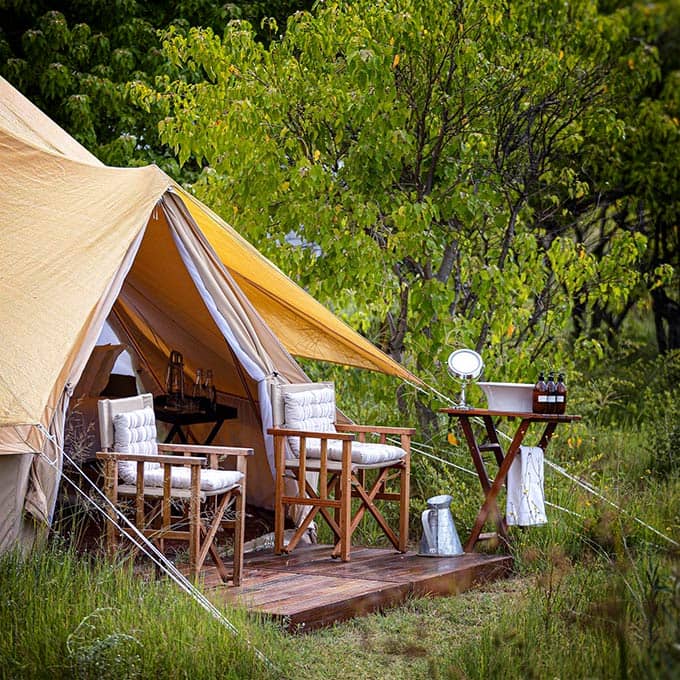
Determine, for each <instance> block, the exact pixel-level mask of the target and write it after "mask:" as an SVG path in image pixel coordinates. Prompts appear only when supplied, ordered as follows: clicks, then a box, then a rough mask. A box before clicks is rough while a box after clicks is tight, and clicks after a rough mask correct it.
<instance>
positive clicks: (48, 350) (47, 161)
mask: <svg viewBox="0 0 680 680" xmlns="http://www.w3.org/2000/svg"><path fill="white" fill-rule="evenodd" d="M0 157H1V159H2V162H0V182H2V186H3V191H2V194H1V195H0V220H1V223H2V225H3V227H2V232H1V235H0V240H1V243H0V309H2V313H3V318H2V324H0V341H1V344H0V346H1V347H2V352H1V353H0V454H9V455H5V456H2V455H0V478H2V479H4V481H3V482H2V483H0V549H1V548H2V547H3V546H6V545H7V544H8V543H11V542H12V541H13V540H16V539H17V537H18V536H19V534H20V531H21V527H20V525H21V521H20V520H21V517H23V510H24V509H28V510H29V511H30V512H31V513H32V514H33V515H34V516H37V517H40V518H42V519H49V515H50V512H51V508H52V507H53V504H54V500H55V498H56V488H57V485H58V478H59V469H60V463H61V458H60V454H59V449H60V448H61V446H62V445H63V425H64V415H65V411H66V408H67V406H68V394H69V387H70V386H71V387H72V386H73V385H75V384H76V383H77V382H78V379H79V377H80V375H81V373H82V371H83V369H84V367H85V365H86V362H87V359H88V357H89V356H90V353H91V352H92V348H93V347H94V345H95V343H96V341H97V337H98V336H99V334H100V332H101V329H102V326H103V325H104V322H105V320H106V319H107V317H108V318H109V320H110V323H111V325H112V327H113V328H114V330H115V331H116V333H117V334H118V336H119V337H120V338H121V340H122V341H123V342H125V343H126V344H128V345H129V346H130V347H131V349H132V353H133V354H134V356H135V358H136V362H137V365H138V368H139V373H140V378H141V381H142V382H143V384H144V387H145V388H147V389H150V390H152V391H156V392H160V391H162V390H163V386H164V370H165V364H166V362H167V358H168V354H169V351H170V350H171V349H176V350H179V351H181V352H182V353H183V354H184V355H185V358H186V360H187V368H188V373H189V375H192V374H193V373H194V372H195V370H196V368H198V367H206V366H209V367H212V368H213V370H214V372H215V383H216V385H217V387H218V390H219V391H220V398H221V400H222V401H224V402H225V403H232V404H234V405H236V406H237V408H238V409H239V419H238V428H236V429H235V430H233V431H230V432H227V433H226V435H225V436H227V437H228V438H229V443H232V444H234V445H247V446H254V447H255V448H256V451H258V455H257V456H256V460H255V461H254V465H252V466H251V469H250V471H249V477H250V479H251V480H253V479H254V480H255V483H254V484H253V483H250V482H249V490H252V491H253V493H254V495H255V498H254V499H253V500H254V501H255V502H257V501H263V502H264V504H266V499H267V497H268V496H270V495H271V474H270V470H269V464H270V460H269V458H270V456H269V455H268V453H269V451H268V449H269V443H268V441H267V437H266V435H265V434H264V432H266V427H267V425H268V424H269V422H270V416H271V408H270V405H269V397H268V388H269V382H270V381H271V380H273V379H276V380H284V381H295V380H305V379H306V378H305V376H304V374H303V373H302V371H301V370H300V368H299V366H298V365H297V364H296V362H295V361H294V359H293V358H292V356H291V355H294V356H299V357H307V358H312V359H319V360H323V361H330V362H335V363H340V364H346V365H352V366H357V367H361V368H367V369H371V370H376V371H380V372H383V373H387V374H391V375H394V376H397V377H399V378H402V379H405V380H409V381H412V382H415V383H420V381H419V380H418V379H417V378H415V377H414V376H413V375H412V374H410V373H409V372H408V371H406V370H405V369H404V368H403V367H402V366H400V365H399V364H397V363H396V362H394V361H393V360H391V359H390V358H389V357H388V356H387V355H385V354H384V353H382V352H381V351H380V350H378V349H377V348H376V347H374V346H373V345H372V344H371V343H370V342H368V341H367V340H366V339H365V338H364V337H362V336H361V335H359V334H358V333H356V332H355V331H353V330H352V329H351V328H350V327H349V326H347V325H346V324H344V323H343V322H342V321H340V320H339V319H338V318H337V317H335V316H334V315H333V314H332V313H331V312H329V311H328V310H327V309H326V308H324V307H323V306H322V305H320V304H319V303H318V302H317V301H316V300H314V299H313V298H312V297H311V296H309V295H308V294H307V293H306V292H305V291H304V290H302V289H301V288H300V287H299V286H297V285H296V284H295V283H294V282H293V281H291V280H290V279H289V278H288V277H287V276H285V275H284V274H283V273H282V272H281V271H280V270H279V269H278V268H276V267H275V266H274V265H273V264H272V263H271V262H269V261H268V260H267V259H266V258H264V257H263V256H262V255H261V254H260V253H259V252H258V251H257V250H256V249H255V248H254V247H253V246H252V245H251V244H249V243H248V242H247V241H245V239H243V238H242V237H241V236H239V234H237V233H236V232H235V231H234V230H233V229H232V228H231V227H230V226H229V225H227V224H226V223H225V222H224V221H223V220H221V219H220V218H219V217H218V216H217V215H215V214H214V213H212V212H211V211H210V210H209V209H208V208H206V207H205V206H204V205H202V204H201V203H200V202H199V201H197V200H196V199H195V198H193V197H192V196H190V195H189V194H187V193H186V192H184V191H183V190H182V189H181V188H180V187H178V186H177V185H176V184H175V183H174V182H173V181H172V180H171V179H170V178H169V177H168V176H167V175H165V174H164V173H163V172H162V171H160V170H159V169H158V168H156V167H155V166H148V167H145V168H132V169H127V168H125V169H121V168H110V167H106V166H104V165H102V164H101V163H100V162H99V161H97V159H96V158H94V156H92V155H91V154H90V153H89V152H87V151H86V150H85V149H84V148H83V147H81V146H80V145H79V144H78V143H77V142H75V140H73V139H72V138H71V137H70V136H69V135H68V134H66V133H65V132H64V131H63V130H62V129H61V128H59V127H58V126H57V125H55V124H54V123H53V122H52V121H50V120H49V119H48V118H47V117H46V116H44V114H42V113H41V112H40V111H39V110H38V109H36V108H35V107H34V106H33V105H32V104H30V102H28V101H27V100H26V99H25V98H23V97H22V96H21V95H20V94H19V93H18V92H16V90H14V89H13V88H12V87H11V86H10V85H9V84H8V83H7V82H6V81H4V80H2V79H1V78H0ZM272 329H275V333H274V332H273V331H272ZM30 451H34V452H41V453H42V454H44V455H43V456H40V457H35V458H34V459H32V463H31V465H30V466H27V465H26V461H25V454H26V453H27V452H30ZM29 469H30V474H29Z"/></svg>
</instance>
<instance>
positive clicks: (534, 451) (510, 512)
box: [505, 446, 548, 527]
mask: <svg viewBox="0 0 680 680" xmlns="http://www.w3.org/2000/svg"><path fill="white" fill-rule="evenodd" d="M507 489H508V498H507V504H506V510H505V516H506V520H507V523H508V525H517V526H521V527H530V526H536V525H538V524H546V523H547V522H548V518H547V517H546V514H545V496H544V494H543V449H542V448H541V447H540V446H520V450H519V453H518V455H517V456H515V460H513V461H512V465H511V466H510V469H509V470H508V477H507Z"/></svg>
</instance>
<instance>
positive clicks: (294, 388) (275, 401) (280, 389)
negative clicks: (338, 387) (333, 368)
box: [272, 382, 335, 427]
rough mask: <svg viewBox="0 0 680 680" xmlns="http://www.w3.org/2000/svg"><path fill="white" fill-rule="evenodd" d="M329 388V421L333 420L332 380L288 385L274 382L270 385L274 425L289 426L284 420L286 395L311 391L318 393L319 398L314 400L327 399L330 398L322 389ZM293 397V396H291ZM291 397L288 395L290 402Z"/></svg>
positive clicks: (333, 389) (333, 385)
mask: <svg viewBox="0 0 680 680" xmlns="http://www.w3.org/2000/svg"><path fill="white" fill-rule="evenodd" d="M329 389H330V390H331V391H332V393H333V395H332V400H333V401H332V403H333V416H332V418H331V422H334V420H335V384H334V383H332V382H321V383H291V384H289V385H279V384H277V383H274V384H273V385H272V416H273V421H274V427H290V425H289V424H288V423H287V422H286V400H287V396H288V395H300V394H302V393H307V392H310V393H313V392H316V393H318V394H319V399H318V400H314V401H320V400H325V401H328V399H329V398H330V397H329V395H328V392H324V390H329ZM293 398H294V397H293ZM290 400H291V397H288V401H289V403H290Z"/></svg>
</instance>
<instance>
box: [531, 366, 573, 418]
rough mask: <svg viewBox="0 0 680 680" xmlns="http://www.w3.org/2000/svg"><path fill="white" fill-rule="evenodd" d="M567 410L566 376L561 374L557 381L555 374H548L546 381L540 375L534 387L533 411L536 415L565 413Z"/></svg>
mask: <svg viewBox="0 0 680 680" xmlns="http://www.w3.org/2000/svg"><path fill="white" fill-rule="evenodd" d="M566 410H567V386H566V385H565V384H564V374H562V373H559V374H558V376H557V381H555V372H554V371H550V372H549V373H548V379H547V380H546V379H545V376H544V374H543V373H539V376H538V380H537V382H536V384H535V385H534V393H533V411H534V413H557V414H560V413H564V412H565V411H566Z"/></svg>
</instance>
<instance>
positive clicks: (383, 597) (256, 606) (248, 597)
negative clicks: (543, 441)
mask: <svg viewBox="0 0 680 680" xmlns="http://www.w3.org/2000/svg"><path fill="white" fill-rule="evenodd" d="M331 551H332V547H331V546H324V545H311V546H300V547H298V548H297V549H296V550H295V551H294V552H293V553H291V554H290V555H274V554H273V553H272V552H271V551H263V552H259V553H252V554H250V555H246V559H245V561H244V577H243V580H242V582H241V586H240V587H238V588H234V587H233V586H225V585H224V584H223V583H221V582H220V581H219V578H218V577H217V574H216V570H215V568H214V567H209V568H207V569H205V570H204V571H203V572H202V579H203V583H204V585H205V586H206V587H209V588H212V591H211V596H212V598H213V599H214V600H215V601H221V602H224V603H230V604H241V605H243V606H245V607H246V608H247V609H249V610H251V611H254V612H260V613H264V614H266V615H270V616H274V617H277V618H282V619H283V620H285V621H286V622H287V624H288V627H289V629H290V630H291V631H298V632H299V631H304V630H313V629H315V628H318V627H320V626H325V625H329V624H331V623H333V622H335V621H342V620H346V619H349V618H353V617H355V616H361V615H364V614H368V613H370V612H373V611H377V610H381V609H385V608H387V607H391V606H394V605H397V604H399V603H401V602H403V601H404V600H405V599H406V598H407V597H409V596H410V595H416V596H420V597H423V596H428V595H455V594H458V593H460V592H463V591H465V590H467V589H469V588H471V587H473V586H474V585H476V584H478V583H483V582H485V581H489V580H492V579H496V578H503V577H506V576H507V575H509V573H510V571H511V568H512V558H511V557H509V556H507V555H484V554H477V553H470V554H465V555H458V556H456V557H443V558H432V557H424V556H420V555H417V554H416V553H413V552H410V553H404V554H401V553H398V552H395V551H394V550H392V549H390V548H360V547H356V548H355V547H353V548H352V553H351V561H350V562H340V561H339V560H334V559H332V558H331V557H330V553H331ZM212 572H215V573H214V574H213V573H212Z"/></svg>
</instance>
